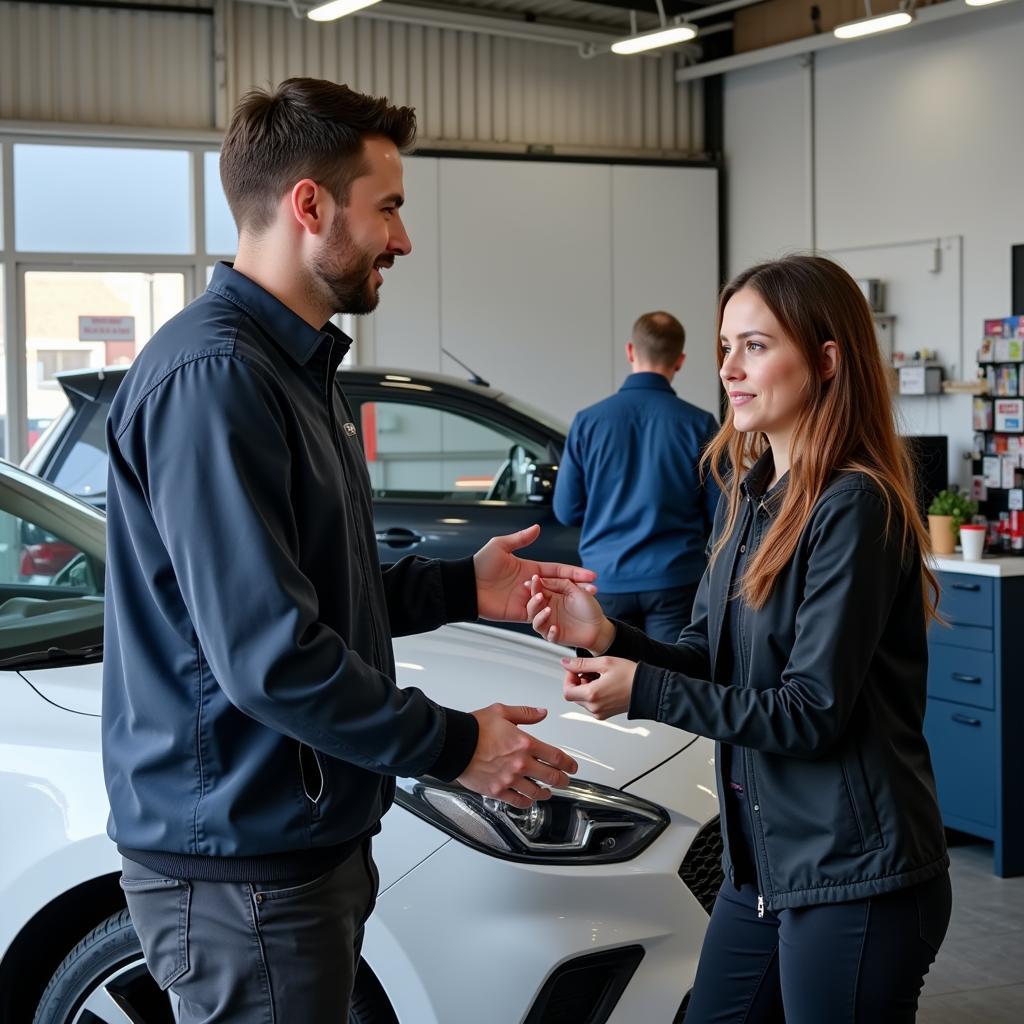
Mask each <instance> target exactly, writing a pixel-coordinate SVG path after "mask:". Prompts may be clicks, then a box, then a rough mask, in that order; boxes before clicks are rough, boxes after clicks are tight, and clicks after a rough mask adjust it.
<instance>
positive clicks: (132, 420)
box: [103, 264, 477, 881]
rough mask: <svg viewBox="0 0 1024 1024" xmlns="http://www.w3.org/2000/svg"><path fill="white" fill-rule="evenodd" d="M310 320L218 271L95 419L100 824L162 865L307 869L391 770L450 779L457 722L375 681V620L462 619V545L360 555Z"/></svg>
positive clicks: (345, 835)
mask: <svg viewBox="0 0 1024 1024" xmlns="http://www.w3.org/2000/svg"><path fill="white" fill-rule="evenodd" d="M347 347H348V339H347V338H346V337H345V336H344V335H343V334H341V332H340V331H337V330H336V329H335V328H334V327H332V326H331V325H330V324H328V325H327V326H326V327H324V329H323V330H320V331H318V330H315V329H314V328H312V327H310V326H309V325H308V324H306V323H305V322H303V321H302V320H301V319H300V318H299V317H298V316H296V315H295V314H294V313H293V312H292V311H291V310H289V309H288V308H286V307H285V306H283V305H282V304H281V303H280V302H279V301H278V300H277V299H276V298H274V297H273V296H272V295H270V294H269V293H268V292H266V291H264V290H263V289H262V288H260V287H259V286H258V285H256V284H255V283H254V282H252V281H250V280H248V279H247V278H246V277H244V276H243V275H241V274H239V273H237V272H235V271H234V270H232V269H230V268H229V267H227V266H225V265H224V264H219V265H218V266H217V268H216V270H215V271H214V275H213V280H212V282H211V284H210V287H209V290H208V291H207V292H206V293H205V294H204V295H203V296H201V297H200V298H199V299H197V300H196V301H195V302H193V303H192V304H191V305H190V306H189V307H188V308H187V309H185V310H184V311H182V312H181V313H180V314H178V316H176V317H175V318H174V319H173V320H171V321H170V322H169V323H168V324H167V325H165V326H164V327H163V328H161V330H160V331H158V332H157V334H156V335H155V336H154V337H153V339H152V340H151V341H150V342H149V343H148V344H147V345H146V347H145V349H143V351H142V352H141V353H140V355H139V357H138V359H137V360H136V361H135V363H134V365H133V366H132V368H131V370H130V371H129V373H128V375H127V376H126V377H125V380H124V383H123V384H122V385H121V387H120V388H119V389H118V392H117V396H116V398H115V400H114V403H113V405H112V407H111V411H110V417H109V420H108V424H107V445H108V449H109V452H110V463H109V484H108V496H107V497H108V501H107V558H108V562H107V591H106V608H107V615H106V643H105V649H104V665H103V670H104V675H103V766H104V772H105V776H106V782H107V791H108V794H109V797H110V807H111V818H110V825H109V832H110V835H111V837H112V838H113V839H114V840H115V841H116V842H117V844H118V846H119V848H120V849H121V851H122V852H123V853H124V854H125V855H126V856H128V857H130V858H132V859H133V860H138V861H140V862H141V863H143V864H146V865H147V866H149V867H151V868H153V869H154V870H157V871H162V872H164V873H165V874H169V875H173V876H176V877H184V878H208V879H221V880H225V881H229V880H235V881H262V880H270V879H275V878H282V877H288V876H294V875H296V874H298V873H300V872H310V873H311V872H315V871H316V870H317V869H318V868H319V869H320V870H326V867H327V866H330V864H331V863H337V862H338V861H339V860H340V859H341V858H342V857H343V856H344V855H345V854H346V852H347V851H348V850H350V849H351V848H352V847H353V846H354V844H355V843H357V842H358V841H359V840H360V839H361V838H362V837H363V836H365V835H366V834H367V833H368V832H372V831H375V830H376V828H377V825H378V821H379V820H380V817H381V815H382V814H383V813H384V812H385V811H386V810H387V809H388V806H389V805H390V803H391V800H392V797H393V793H394V781H393V779H392V778H389V776H394V775H410V776H416V775H422V774H424V773H425V772H431V773H432V774H434V775H438V776H440V777H441V778H447V779H451V778H454V777H456V776H458V775H459V774H460V773H461V772H462V770H463V769H464V767H465V766H466V764H467V763H468V761H469V760H470V758H471V757H472V754H473V750H474V747H475V745H476V738H477V728H476V721H475V719H473V718H472V716H470V715H466V714H464V713H463V712H460V711H453V710H450V709H446V708H442V707H439V706H438V705H437V704H435V703H434V702H433V701H431V700H430V699H429V698H428V697H427V696H426V695H424V694H423V693H421V692H420V691H419V690H417V689H414V688H408V689H401V688H399V687H398V686H396V685H395V682H394V672H395V663H394V658H393V655H392V650H391V637H392V635H393V634H394V635H399V634H402V633H413V632H418V631H420V630H425V629H431V628H433V627H435V626H437V625H440V624H441V623H442V622H446V621H451V620H454V619H473V618H475V617H476V584H475V576H474V573H473V567H472V560H471V559H466V560H464V561H461V562H436V561H426V560H425V559H420V558H407V559H403V560H402V561H401V562H399V563H398V564H397V565H395V566H393V567H390V568H388V569H386V570H385V571H384V572H383V574H382V572H381V568H380V566H379V565H378V563H377V546H376V543H375V540H374V529H373V514H372V505H371V496H370V484H369V478H368V475H367V469H366V462H365V460H364V457H363V452H362V445H361V444H360V440H359V437H358V432H357V430H356V428H355V426H354V424H353V423H352V415H351V412H350V410H349V408H348V405H347V403H346V401H345V398H344V395H343V394H342V393H341V390H340V388H339V387H338V385H337V382H336V374H335V371H336V370H337V368H338V363H339V362H340V361H341V358H342V356H343V354H344V352H345V350H346V349H347Z"/></svg>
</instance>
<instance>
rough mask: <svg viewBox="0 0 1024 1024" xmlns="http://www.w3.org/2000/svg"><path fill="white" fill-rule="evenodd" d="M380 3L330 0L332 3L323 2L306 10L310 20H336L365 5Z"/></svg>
mask: <svg viewBox="0 0 1024 1024" xmlns="http://www.w3.org/2000/svg"><path fill="white" fill-rule="evenodd" d="M376 3H380V0H330V3H326V4H321V5H320V6H319V7H314V8H312V10H309V11H307V12H306V17H307V18H309V20H310V21H334V20H335V19H337V18H344V17H345V15H346V14H354V13H355V12H356V11H361V10H362V9H363V8H364V7H372V6H373V5H374V4H376Z"/></svg>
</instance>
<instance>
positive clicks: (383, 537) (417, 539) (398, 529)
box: [377, 526, 424, 548]
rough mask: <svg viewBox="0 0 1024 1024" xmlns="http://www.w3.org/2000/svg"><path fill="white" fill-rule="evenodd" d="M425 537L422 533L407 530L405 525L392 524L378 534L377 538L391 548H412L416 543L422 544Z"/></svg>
mask: <svg viewBox="0 0 1024 1024" xmlns="http://www.w3.org/2000/svg"><path fill="white" fill-rule="evenodd" d="M423 539H424V538H423V535H422V534H419V533H415V532H414V531H413V530H407V529H406V528H405V527H404V526H392V527H390V528H389V529H387V530H383V531H382V532H379V533H378V534H377V540H378V541H379V542H380V543H381V544H387V546H388V547H389V548H411V547H413V545H415V544H422V543H423Z"/></svg>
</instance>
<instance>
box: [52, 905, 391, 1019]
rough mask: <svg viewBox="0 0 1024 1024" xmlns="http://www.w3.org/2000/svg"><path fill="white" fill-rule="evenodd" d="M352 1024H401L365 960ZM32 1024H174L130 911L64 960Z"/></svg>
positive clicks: (120, 914)
mask: <svg viewBox="0 0 1024 1024" xmlns="http://www.w3.org/2000/svg"><path fill="white" fill-rule="evenodd" d="M348 1019H349V1024H398V1021H397V1018H396V1017H395V1014H394V1011H393V1010H392V1009H391V1003H390V1002H389V1000H388V997H387V996H386V995H385V993H384V989H383V988H382V987H381V984H380V982H379V981H378V980H377V977H376V975H375V974H374V973H373V971H372V970H370V968H369V967H368V966H367V964H366V961H365V960H360V961H359V969H358V971H357V972H356V982H355V991H354V992H353V993H352V1008H351V1011H350V1013H349V1018H348ZM32 1024H174V1016H173V1014H172V1013H171V1004H170V999H169V998H168V996H167V994H166V993H164V992H161V991H160V989H159V988H158V987H157V984H156V982H155V981H153V978H152V976H151V975H150V973H149V971H148V970H147V969H146V961H145V960H144V959H143V958H142V947H141V945H140V944H139V938H138V936H137V935H136V934H135V929H134V928H133V927H132V920H131V918H130V917H129V916H128V911H127V910H121V911H119V912H118V913H116V914H112V915H111V916H110V917H108V918H107V919H106V920H105V921H103V922H102V923H101V924H98V925H97V926H96V927H95V928H93V930H92V931H91V932H89V934H88V935H86V937H85V938H84V939H82V941H81V942H79V943H78V945H77V946H75V948H74V949H73V950H71V952H70V953H68V955H67V956H66V957H65V958H64V961H63V963H61V965H60V966H59V967H58V968H57V970H56V971H54V974H53V977H52V978H51V979H50V983H49V984H48V985H47V986H46V991H45V992H43V996H42V998H41V999H40V1000H39V1006H38V1008H37V1010H36V1013H35V1016H34V1017H33V1019H32Z"/></svg>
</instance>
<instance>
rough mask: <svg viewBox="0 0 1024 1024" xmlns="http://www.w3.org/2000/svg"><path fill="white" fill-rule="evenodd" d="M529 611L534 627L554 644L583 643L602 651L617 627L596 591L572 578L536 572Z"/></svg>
mask: <svg viewBox="0 0 1024 1024" xmlns="http://www.w3.org/2000/svg"><path fill="white" fill-rule="evenodd" d="M529 586H530V595H531V596H530V600H529V601H528V602H527V605H526V615H527V617H528V618H529V619H530V621H531V622H532V623H533V628H534V629H535V630H536V631H537V632H538V633H539V634H540V635H541V636H542V637H543V638H544V639H545V640H549V641H550V642H551V643H555V644H567V645H569V646H572V647H584V648H586V649H587V650H588V651H593V653H594V654H603V653H604V652H605V651H606V650H608V648H609V647H610V646H611V642H612V641H613V640H614V639H615V627H614V626H613V625H612V624H611V622H609V621H608V619H607V618H605V614H604V612H603V611H601V606H600V605H599V604H598V603H597V599H596V598H595V597H594V595H593V592H592V591H591V590H589V589H587V588H585V587H581V586H578V585H577V584H575V583H573V581H572V580H566V579H552V578H544V579H542V578H541V577H540V576H534V577H533V578H532V579H531V580H530V582H529Z"/></svg>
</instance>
